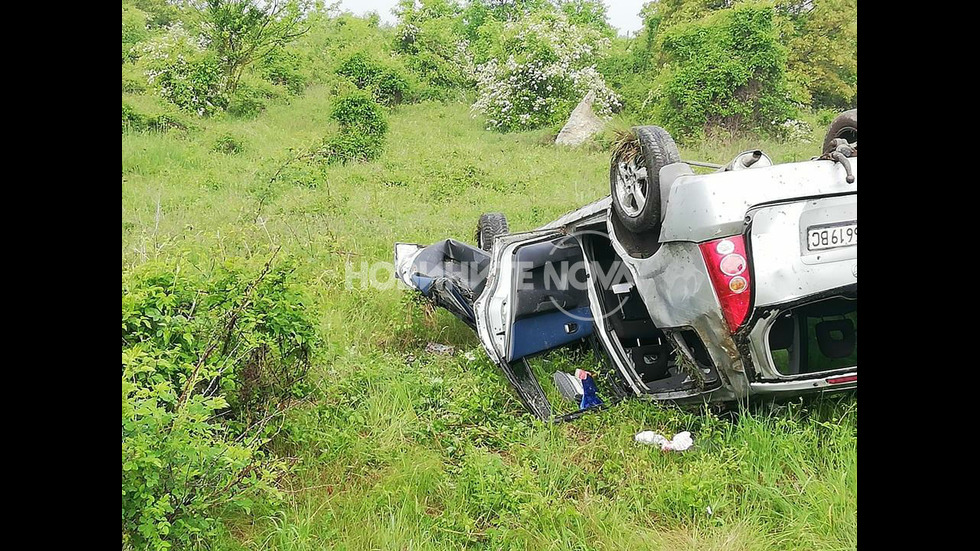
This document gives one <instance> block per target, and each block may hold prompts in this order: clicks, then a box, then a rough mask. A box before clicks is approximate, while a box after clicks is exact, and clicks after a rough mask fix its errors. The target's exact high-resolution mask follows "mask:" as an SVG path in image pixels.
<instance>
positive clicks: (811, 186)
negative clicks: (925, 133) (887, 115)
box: [660, 157, 857, 243]
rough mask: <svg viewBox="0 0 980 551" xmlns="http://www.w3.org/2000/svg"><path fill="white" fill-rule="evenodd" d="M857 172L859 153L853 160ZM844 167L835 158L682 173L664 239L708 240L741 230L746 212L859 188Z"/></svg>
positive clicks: (674, 187) (672, 196) (672, 195)
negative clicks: (719, 170)
mask: <svg viewBox="0 0 980 551" xmlns="http://www.w3.org/2000/svg"><path fill="white" fill-rule="evenodd" d="M849 160H850V162H851V166H852V169H853V172H854V176H855V178H856V177H857V157H854V158H851V159H849ZM846 176H847V174H846V172H845V171H844V168H843V167H842V166H841V165H840V164H839V163H835V162H833V161H806V162H800V163H787V164H781V165H775V166H770V167H760V168H752V169H749V170H738V171H732V172H715V173H711V174H701V175H693V176H681V177H679V178H678V179H677V180H676V181H675V182H674V184H673V185H672V186H671V189H670V198H669V200H668V203H669V205H670V206H669V208H668V209H667V212H666V213H665V216H664V221H663V227H662V229H661V232H660V241H661V242H662V243H665V242H668V241H694V242H702V241H708V240H711V239H715V238H718V237H725V236H728V235H734V234H736V233H740V231H741V229H742V227H743V225H744V223H745V214H746V212H747V211H748V210H749V209H750V208H752V207H754V206H757V205H760V204H763V203H772V202H776V201H786V200H791V199H798V198H805V197H816V196H821V195H833V194H842V193H856V192H857V181H856V180H855V182H854V183H853V184H849V183H847V182H846V181H845V177H846Z"/></svg>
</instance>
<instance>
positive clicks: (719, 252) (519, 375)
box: [395, 109, 857, 420]
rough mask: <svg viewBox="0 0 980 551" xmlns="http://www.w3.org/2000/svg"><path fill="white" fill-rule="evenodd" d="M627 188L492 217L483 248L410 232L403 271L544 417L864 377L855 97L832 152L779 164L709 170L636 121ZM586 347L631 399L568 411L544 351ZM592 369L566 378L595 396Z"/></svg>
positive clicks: (828, 144) (618, 184) (746, 161)
mask: <svg viewBox="0 0 980 551" xmlns="http://www.w3.org/2000/svg"><path fill="white" fill-rule="evenodd" d="M610 191H611V194H610V197H605V198H603V199H601V200H599V201H596V202H594V203H592V204H589V205H586V206H584V207H582V208H581V209H579V210H576V211H574V212H572V213H569V214H567V215H565V216H563V217H562V218H560V219H558V220H556V221H554V222H552V223H550V224H548V225H546V226H544V227H541V228H539V229H536V230H533V231H528V232H523V233H512V234H511V233H507V224H506V220H505V219H504V218H503V215H501V214H486V215H484V216H482V217H481V219H480V222H479V225H478V230H477V242H478V247H473V246H470V245H466V244H464V243H461V242H458V241H454V240H452V239H447V240H445V241H441V242H439V243H436V244H434V245H431V246H428V247H422V246H419V245H415V244H405V243H397V244H396V245H395V276H396V277H397V278H398V279H400V280H402V281H403V282H405V283H406V284H407V285H409V286H410V287H412V288H414V289H417V290H418V291H420V292H421V293H423V294H424V295H426V296H427V297H430V298H431V299H433V300H434V301H435V302H436V303H437V304H439V305H440V306H443V307H445V308H447V309H448V310H450V311H451V312H453V313H454V314H455V315H456V316H457V317H459V318H460V319H461V320H463V321H464V322H466V323H468V324H469V325H470V326H472V327H474V328H475V330H476V331H477V333H478V334H479V337H480V341H481V342H482V343H483V346H484V348H486V351H487V353H488V354H489V355H490V357H491V358H492V359H493V360H494V362H495V363H496V364H497V365H499V366H500V368H501V369H502V370H503V372H504V374H505V375H506V376H507V378H508V380H509V381H510V382H511V384H512V385H513V386H514V388H515V389H516V390H517V394H518V396H519V397H520V398H521V400H522V401H523V403H524V404H525V405H526V406H527V407H528V408H529V409H530V410H531V411H532V412H533V413H534V414H535V415H537V416H539V417H541V418H542V419H551V420H562V419H569V418H572V417H575V416H577V415H579V414H581V413H582V412H583V411H587V410H589V409H594V408H596V407H598V404H599V403H601V401H602V399H603V398H604V399H605V400H606V401H607V402H611V401H614V400H616V399H619V398H621V397H625V396H637V397H643V398H647V399H654V400H672V401H677V402H692V401H697V402H700V401H733V400H746V399H748V398H749V397H751V396H757V395H769V396H778V395H798V394H803V393H807V392H819V391H830V390H844V389H851V388H856V385H857V110H856V109H854V110H852V111H848V112H845V113H843V114H841V115H840V116H838V117H837V119H835V120H834V122H833V123H832V124H831V127H830V129H829V131H828V135H827V139H826V141H825V144H824V151H823V155H821V156H820V157H815V158H814V159H812V160H809V161H804V162H797V163H786V164H780V165H772V163H771V161H770V160H769V158H768V157H767V156H766V155H765V154H763V153H762V152H761V151H748V152H745V153H743V154H741V155H739V156H738V157H736V158H735V159H734V160H733V161H732V162H730V163H729V164H728V165H725V166H719V167H717V170H716V171H715V172H712V173H709V174H695V173H694V171H693V170H692V169H691V166H690V164H688V163H686V162H683V161H681V160H680V156H679V154H678V151H677V148H676V146H675V144H674V142H673V140H672V139H671V137H670V135H669V134H667V132H666V131H664V130H663V129H661V128H659V127H655V126H644V127H637V128H634V133H633V139H632V142H630V141H626V142H624V145H623V146H621V147H618V148H617V151H616V152H615V153H614V154H613V159H612V162H611V166H610ZM581 344H587V345H591V346H592V347H593V348H594V349H595V350H596V351H598V352H599V356H600V357H601V358H603V359H604V360H605V361H606V365H605V368H604V369H600V370H598V371H600V372H601V373H599V374H600V375H602V376H603V379H604V380H605V381H607V382H608V387H607V388H608V389H610V391H611V392H612V393H614V394H615V396H602V397H600V399H599V400H595V399H592V400H582V402H581V403H582V406H583V407H582V408H580V409H578V410H576V411H573V412H570V413H567V414H565V415H558V414H556V413H555V408H554V407H553V405H552V404H551V402H549V400H548V398H547V396H546V394H547V393H546V392H545V389H544V388H542V381H540V380H539V378H536V377H535V376H534V374H533V373H532V369H531V367H530V365H529V362H528V360H529V358H532V357H533V356H535V355H538V354H541V353H544V352H547V351H550V350H553V349H555V348H557V347H561V346H569V345H581ZM583 378H584V377H572V376H571V375H569V374H564V373H555V374H554V378H553V381H554V384H555V385H556V387H557V389H558V391H559V392H560V393H561V394H562V395H563V396H566V397H568V398H570V399H574V400H576V402H578V401H579V400H581V399H582V398H581V397H582V395H583V386H582V384H581V382H580V381H581V380H582V379H583ZM546 383H547V382H546ZM586 393H587V392H586ZM586 402H588V403H586Z"/></svg>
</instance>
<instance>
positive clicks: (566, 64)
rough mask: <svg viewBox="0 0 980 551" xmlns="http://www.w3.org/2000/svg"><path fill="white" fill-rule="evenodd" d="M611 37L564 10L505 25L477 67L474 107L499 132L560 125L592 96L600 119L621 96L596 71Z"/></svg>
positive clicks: (611, 109) (540, 14)
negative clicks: (575, 21) (578, 21)
mask: <svg viewBox="0 0 980 551" xmlns="http://www.w3.org/2000/svg"><path fill="white" fill-rule="evenodd" d="M606 46H608V39H606V38H603V37H602V36H600V34H599V33H598V31H596V30H594V29H590V28H587V27H582V26H576V25H573V24H571V23H569V21H568V19H567V17H566V16H565V15H564V14H563V13H560V12H550V13H539V14H534V15H532V16H530V17H527V18H525V19H523V20H519V21H513V22H510V23H507V24H505V25H504V28H503V31H502V32H501V34H500V36H499V38H498V39H497V42H496V43H495V44H494V45H493V46H492V47H491V49H490V57H489V59H488V60H487V61H486V62H485V63H481V64H479V65H478V66H477V67H476V70H475V72H476V74H475V76H476V82H477V94H478V96H477V100H476V103H475V104H473V108H474V109H475V110H477V111H479V112H481V113H483V114H484V115H486V117H487V125H488V126H489V127H490V128H496V129H499V130H505V131H506V130H526V129H531V128H537V127H540V126H544V125H547V124H552V123H557V122H561V121H562V120H563V119H564V118H566V117H567V116H568V115H569V114H570V113H571V111H572V109H573V108H574V107H575V104H576V103H577V102H578V101H579V100H580V99H581V98H582V97H583V96H585V95H586V94H587V93H588V92H590V91H592V92H595V100H594V103H593V108H594V109H595V111H596V113H597V114H598V115H600V116H604V115H609V114H610V113H611V112H612V111H613V110H615V109H616V108H618V107H619V98H618V96H617V95H616V94H615V92H613V91H612V90H610V89H609V87H608V86H606V83H605V81H604V80H603V78H602V75H600V74H599V72H598V71H597V70H596V67H595V61H596V58H597V57H598V55H599V53H600V51H602V50H603V49H604V48H605V47H606Z"/></svg>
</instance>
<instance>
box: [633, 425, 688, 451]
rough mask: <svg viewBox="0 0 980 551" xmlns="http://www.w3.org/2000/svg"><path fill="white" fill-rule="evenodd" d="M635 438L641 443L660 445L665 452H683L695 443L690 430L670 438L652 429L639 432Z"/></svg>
mask: <svg viewBox="0 0 980 551" xmlns="http://www.w3.org/2000/svg"><path fill="white" fill-rule="evenodd" d="M633 438H634V440H636V441H637V442H639V443H640V444H648V445H657V446H660V449H661V450H663V451H665V452H669V451H675V452H682V451H684V450H686V449H688V448H690V447H691V446H693V445H694V439H692V438H691V433H690V432H688V431H684V432H679V433H677V434H675V435H674V438H672V439H670V440H667V438H666V437H664V436H663V435H662V434H657V433H655V432H653V431H651V430H645V431H641V432H638V433H636V436H634V437H633Z"/></svg>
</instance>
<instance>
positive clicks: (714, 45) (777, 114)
mask: <svg viewBox="0 0 980 551" xmlns="http://www.w3.org/2000/svg"><path fill="white" fill-rule="evenodd" d="M663 52H664V54H665V56H666V60H667V64H666V65H665V68H664V72H663V73H661V75H660V78H661V82H662V85H663V86H662V89H661V90H660V93H661V96H660V105H659V108H660V116H661V118H660V120H661V121H662V123H663V125H664V126H665V127H666V128H667V129H668V130H670V131H671V133H672V134H673V135H674V136H675V137H678V138H684V137H699V136H702V135H703V134H704V131H705V130H706V129H707V128H708V127H720V128H723V129H725V130H727V131H729V132H732V133H741V132H746V131H761V132H763V133H769V134H780V133H781V129H782V127H781V125H782V123H783V122H784V121H786V120H787V119H789V118H791V117H793V116H794V115H795V112H796V109H795V108H794V106H793V104H792V103H791V101H790V97H789V93H788V90H787V84H786V78H785V72H786V50H785V48H783V47H782V46H781V45H780V44H779V37H778V34H777V32H776V28H775V26H774V25H773V10H772V8H771V7H769V6H765V5H752V4H745V5H741V6H739V7H736V8H733V9H726V10H720V11H718V12H715V13H714V14H712V15H710V16H708V17H706V18H704V19H701V20H698V21H695V22H691V23H683V24H678V25H676V26H674V27H672V28H671V29H670V30H668V31H667V32H666V33H665V34H664V37H663Z"/></svg>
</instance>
